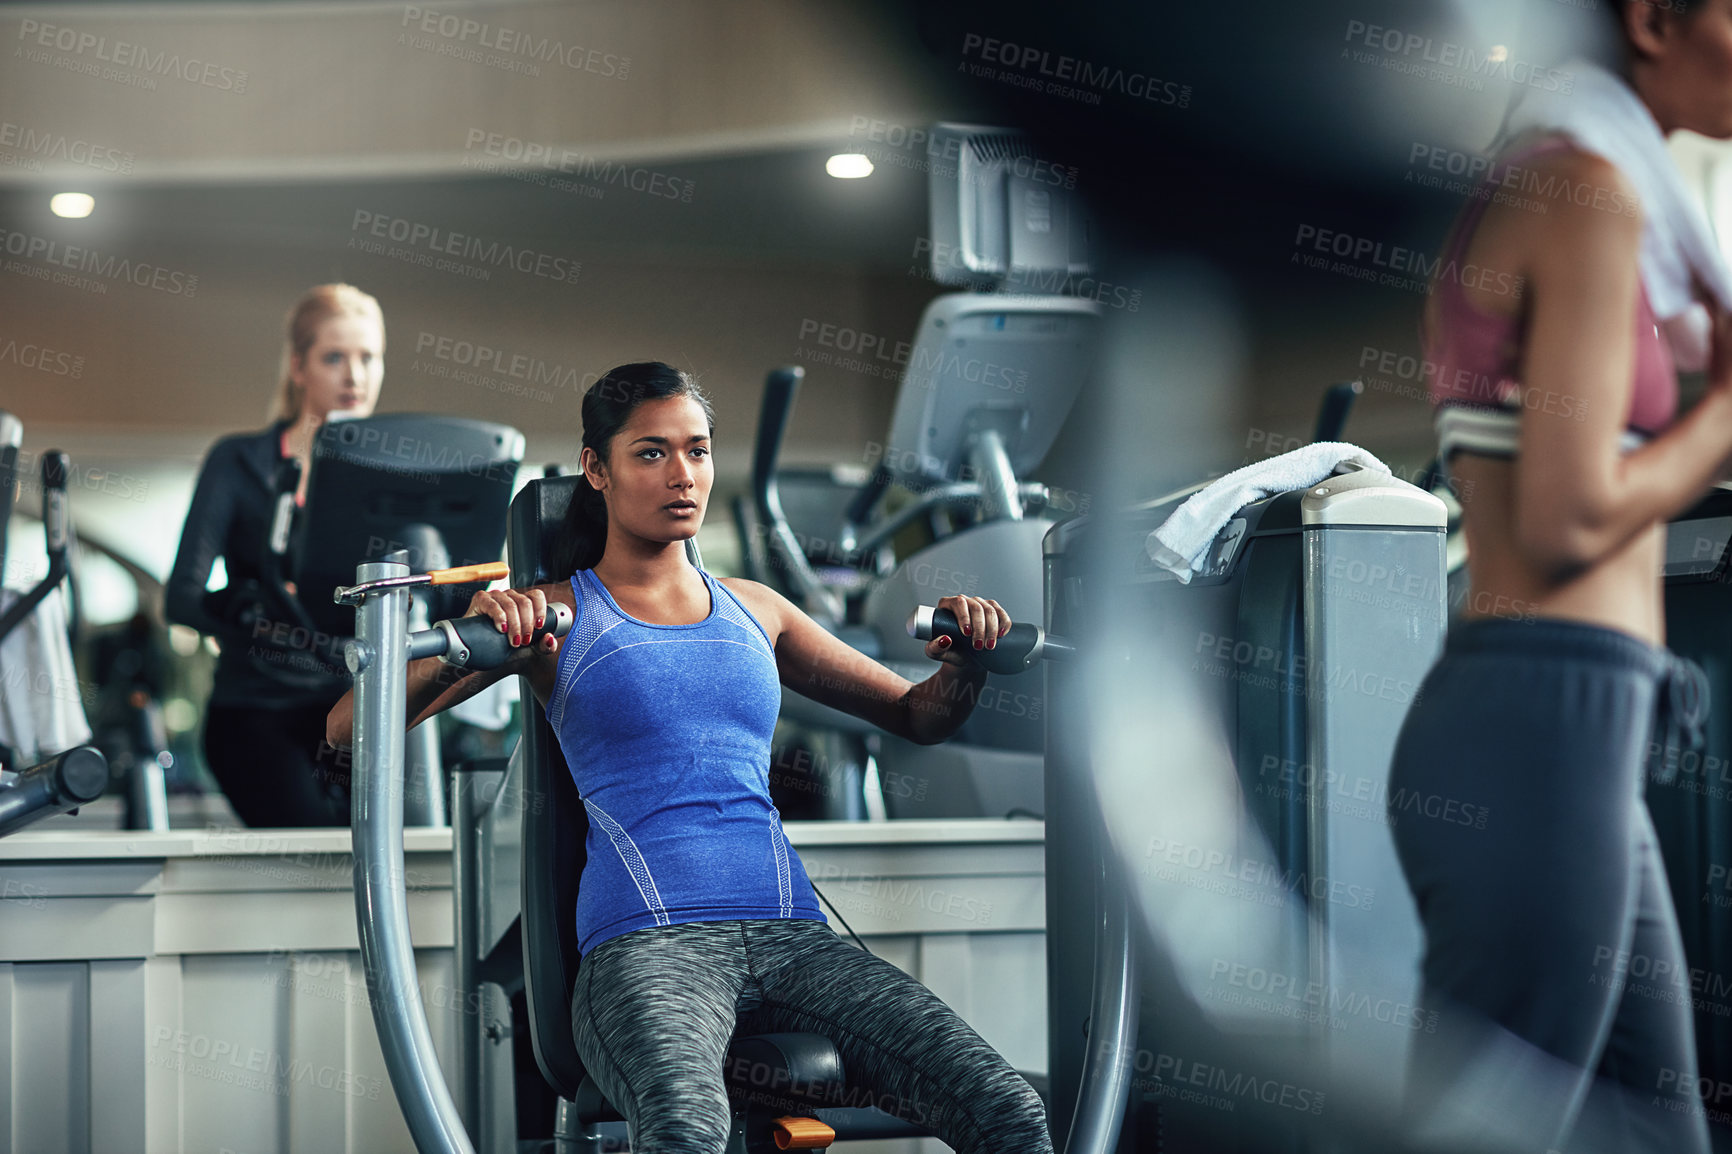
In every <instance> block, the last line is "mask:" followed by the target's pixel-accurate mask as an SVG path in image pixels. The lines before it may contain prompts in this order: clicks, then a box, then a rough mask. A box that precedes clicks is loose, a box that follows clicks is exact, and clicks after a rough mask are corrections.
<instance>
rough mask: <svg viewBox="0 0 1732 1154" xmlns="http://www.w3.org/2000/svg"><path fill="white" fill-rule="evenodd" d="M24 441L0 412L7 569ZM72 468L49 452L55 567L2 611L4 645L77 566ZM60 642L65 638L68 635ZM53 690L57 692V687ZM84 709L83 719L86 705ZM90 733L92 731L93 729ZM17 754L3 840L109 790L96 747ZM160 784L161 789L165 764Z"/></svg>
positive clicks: (2, 768)
mask: <svg viewBox="0 0 1732 1154" xmlns="http://www.w3.org/2000/svg"><path fill="white" fill-rule="evenodd" d="M22 442H23V426H22V425H21V424H20V423H19V421H18V418H16V417H14V416H13V415H12V414H10V413H7V412H3V411H0V572H3V571H4V570H5V568H6V541H7V532H8V529H9V527H10V526H9V523H10V520H11V514H12V504H13V501H14V499H15V497H14V494H15V493H16V492H17V487H18V471H17V470H18V457H19V448H20V446H21V444H22ZM69 472H70V462H69V461H68V459H67V456H66V454H65V453H62V452H58V451H50V452H47V453H44V454H43V455H42V526H43V530H44V532H45V533H46V536H47V547H48V572H47V573H46V574H44V575H43V577H42V578H41V580H39V581H37V582H36V583H35V584H34V585H32V586H31V587H30V588H29V589H28V590H26V591H25V592H24V593H23V594H21V595H20V596H19V597H18V599H17V600H15V601H13V602H12V603H11V604H10V605H8V606H7V607H6V609H5V611H4V612H0V642H4V641H5V640H6V638H7V637H8V636H10V635H11V634H12V633H13V631H15V630H16V629H18V628H19V627H20V626H21V625H23V624H24V622H25V620H26V619H27V618H29V616H30V614H31V613H33V612H35V611H36V609H37V607H38V606H39V605H41V604H42V603H43V602H44V601H45V600H47V598H48V597H49V595H50V594H52V593H53V592H54V591H55V590H57V589H59V588H60V586H61V584H62V583H63V582H64V581H65V580H66V577H67V574H68V573H69V572H70V571H71V560H70V544H71V528H70V525H69V523H68V518H67V507H66V480H67V476H68V473H69ZM60 641H61V642H62V643H64V642H65V641H66V639H65V638H60ZM30 676H31V671H29V670H25V671H23V677H22V678H21V679H20V681H21V682H22V684H23V689H24V692H25V693H33V692H38V690H37V689H36V687H34V686H32V685H31V684H30ZM68 688H70V687H68ZM48 691H49V692H56V691H57V690H56V688H55V687H52V686H51V687H49V689H48ZM79 710H80V715H81V716H82V706H80V707H79ZM85 732H86V736H88V728H86V731H85ZM17 755H18V751H14V752H12V753H7V752H5V751H4V750H0V837H4V836H6V835H7V834H10V833H16V832H17V831H18V830H20V829H23V828H24V827H25V826H27V825H30V824H32V823H34V822H38V821H41V820H42V819H44V818H48V817H52V816H54V815H56V814H61V813H76V812H77V810H78V807H80V806H82V805H86V804H88V803H90V802H93V801H95V800H96V799H97V798H99V797H101V796H102V794H103V792H104V791H105V790H106V789H107V788H108V760H107V759H106V758H105V757H103V756H102V753H101V751H100V750H97V749H96V748H95V747H93V746H90V745H79V746H75V747H74V748H72V749H68V750H64V751H62V752H59V753H57V754H55V755H54V756H52V757H49V758H48V759H47V760H45V761H42V762H40V763H37V764H35V765H31V766H28V767H22V768H18V767H14V766H11V765H8V764H7V762H9V761H10V760H11V759H12V757H14V756H17ZM155 782H156V788H157V791H158V793H159V794H160V792H161V788H162V770H161V768H160V767H157V770H156V778H155Z"/></svg>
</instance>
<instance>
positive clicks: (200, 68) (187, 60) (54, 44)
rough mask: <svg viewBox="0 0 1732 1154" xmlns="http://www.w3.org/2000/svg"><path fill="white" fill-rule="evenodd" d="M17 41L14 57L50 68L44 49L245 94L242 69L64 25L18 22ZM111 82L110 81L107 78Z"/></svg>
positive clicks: (245, 75)
mask: <svg viewBox="0 0 1732 1154" xmlns="http://www.w3.org/2000/svg"><path fill="white" fill-rule="evenodd" d="M18 39H19V40H20V41H21V42H22V43H23V47H21V48H19V49H18V50H16V51H14V52H13V55H14V56H23V57H24V58H25V59H27V60H30V61H32V62H34V63H37V64H52V63H56V62H57V61H56V60H55V59H54V58H53V57H50V56H48V55H47V53H46V52H44V51H43V49H54V50H55V51H57V52H69V53H71V54H72V55H73V56H74V57H89V60H90V61H98V60H100V61H102V62H104V63H107V64H116V65H119V66H120V67H122V68H131V69H136V70H137V71H140V72H145V73H148V74H150V75H152V76H161V77H166V78H168V79H172V80H184V81H185V82H186V83H188V84H197V85H199V86H200V87H202V88H215V89H217V90H218V91H220V92H233V93H236V94H240V93H244V92H246V90H247V79H248V73H247V72H246V70H245V69H239V68H227V67H224V66H223V65H220V64H214V63H212V62H210V61H208V60H200V59H198V58H197V57H194V56H187V57H182V56H181V55H180V53H178V52H168V51H152V50H151V49H149V48H146V47H145V46H144V45H142V44H132V43H129V42H128V41H125V40H110V39H109V38H108V37H106V36H97V35H95V34H94V33H90V32H80V31H79V30H78V29H76V28H71V27H68V26H66V25H64V24H44V23H42V22H41V21H38V20H20V21H19V22H18ZM91 68H100V66H98V65H93V64H90V63H89V62H88V61H87V62H84V65H83V66H81V67H78V68H74V69H72V71H78V72H87V71H90V70H91ZM106 78H107V79H113V77H106Z"/></svg>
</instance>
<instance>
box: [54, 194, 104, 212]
mask: <svg viewBox="0 0 1732 1154" xmlns="http://www.w3.org/2000/svg"><path fill="white" fill-rule="evenodd" d="M48 207H49V208H51V209H53V210H54V215H55V216H70V217H81V216H89V215H90V210H91V209H93V208H95V207H96V198H95V197H93V196H91V195H90V194H89V193H84V192H57V193H55V194H54V199H53V200H51V201H49V202H48Z"/></svg>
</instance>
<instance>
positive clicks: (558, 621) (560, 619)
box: [433, 601, 572, 669]
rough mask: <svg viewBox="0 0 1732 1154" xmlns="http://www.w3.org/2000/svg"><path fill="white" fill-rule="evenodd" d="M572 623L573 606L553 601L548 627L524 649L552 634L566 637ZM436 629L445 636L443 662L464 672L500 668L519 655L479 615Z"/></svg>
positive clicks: (489, 620) (488, 619)
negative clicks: (512, 656) (512, 657)
mask: <svg viewBox="0 0 1732 1154" xmlns="http://www.w3.org/2000/svg"><path fill="white" fill-rule="evenodd" d="M571 623H572V613H571V606H569V605H565V604H562V603H560V602H558V601H552V602H549V603H548V606H547V617H546V624H544V625H543V626H542V627H541V628H540V629H537V630H536V631H535V636H534V637H532V638H531V639H530V642H529V644H528V645H526V646H524V647H523V648H525V649H528V648H532V647H534V646H536V645H539V644H541V639H542V638H543V637H546V636H548V635H549V634H552V635H553V636H555V637H564V636H565V635H566V634H567V633H569V632H571ZM433 628H434V629H437V630H439V631H440V632H441V633H443V634H445V641H446V645H445V652H444V653H443V654H442V655H441V659H442V660H443V661H444V662H445V663H446V664H447V665H456V666H460V667H462V668H464V669H498V668H499V667H500V666H501V665H504V664H505V663H506V662H507V661H509V660H510V659H511V655H512V654H513V653H514V652H516V650H515V649H513V648H512V645H511V642H510V641H509V640H508V639H507V638H506V636H505V634H503V633H501V632H500V631H499V626H498V625H496V624H494V621H493V618H491V617H483V616H481V615H479V614H477V615H475V616H472V617H459V618H457V619H456V620H454V621H449V620H448V621H439V622H435V623H434V625H433Z"/></svg>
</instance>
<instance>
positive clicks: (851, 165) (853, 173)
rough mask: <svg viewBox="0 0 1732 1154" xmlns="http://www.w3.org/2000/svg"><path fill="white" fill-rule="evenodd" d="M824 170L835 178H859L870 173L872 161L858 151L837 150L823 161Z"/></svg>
mask: <svg viewBox="0 0 1732 1154" xmlns="http://www.w3.org/2000/svg"><path fill="white" fill-rule="evenodd" d="M824 171H825V172H827V173H829V174H830V175H831V176H833V177H835V178H836V179H837V180H859V179H860V178H861V177H862V176H871V175H872V161H871V158H869V157H867V156H865V155H863V154H861V153H858V152H838V153H837V154H836V155H835V156H832V157H831V158H830V159H829V160H826V161H825V162H824Z"/></svg>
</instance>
